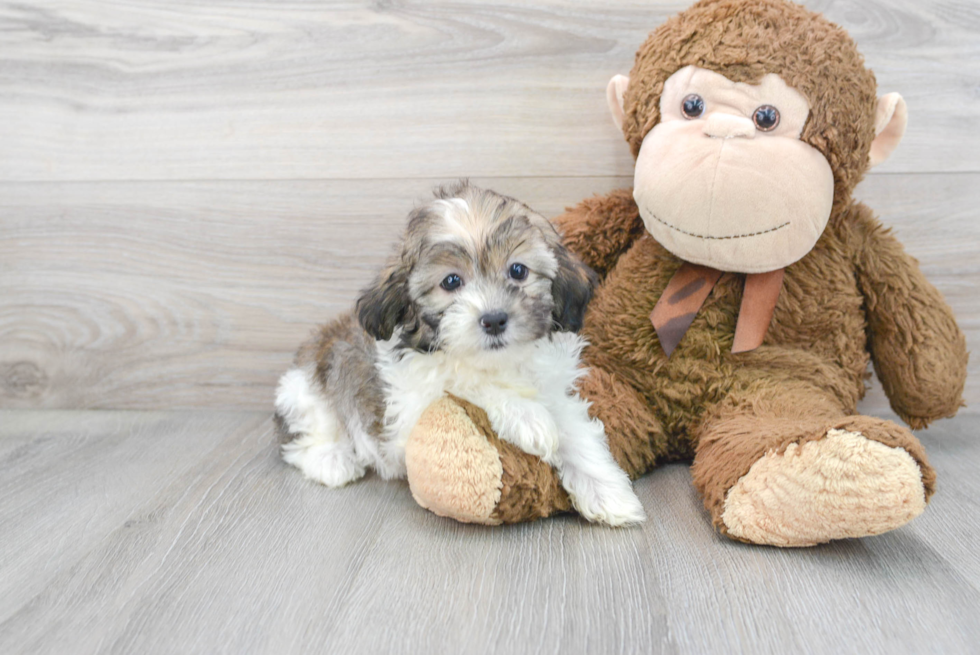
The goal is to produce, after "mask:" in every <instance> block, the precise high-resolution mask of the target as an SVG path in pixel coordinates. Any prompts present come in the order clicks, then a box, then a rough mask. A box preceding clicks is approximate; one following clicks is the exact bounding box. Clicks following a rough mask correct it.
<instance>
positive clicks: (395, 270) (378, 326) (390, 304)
mask: <svg viewBox="0 0 980 655" xmlns="http://www.w3.org/2000/svg"><path fill="white" fill-rule="evenodd" d="M410 270H411V269H410V267H408V266H406V265H405V264H404V262H403V261H399V262H397V263H395V264H394V265H393V266H389V267H387V268H386V269H385V270H384V271H383V272H382V273H381V275H379V276H378V279H377V280H375V282H374V284H373V285H372V286H370V287H369V288H367V289H365V290H364V291H363V292H361V296H360V298H358V299H357V306H356V310H357V320H358V321H359V322H360V324H361V327H363V328H364V331H365V332H367V333H368V334H370V335H371V336H372V337H374V338H375V339H379V340H381V341H387V340H388V339H390V338H391V335H392V334H393V333H394V331H395V328H396V327H398V325H399V324H400V323H402V321H403V320H404V319H405V316H406V314H407V313H408V311H409V309H410V308H411V304H412V301H411V298H410V297H409V295H408V274H409V271H410Z"/></svg>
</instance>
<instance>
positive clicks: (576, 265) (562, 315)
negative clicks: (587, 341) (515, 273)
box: [551, 246, 599, 332]
mask: <svg viewBox="0 0 980 655" xmlns="http://www.w3.org/2000/svg"><path fill="white" fill-rule="evenodd" d="M555 256H556V257H557V259H558V272H557V273H556V274H555V279H554V280H553V281H552V283H551V296H552V298H553V299H554V301H555V307H554V310H553V311H552V319H553V321H554V325H555V330H558V331H560V332H578V331H579V330H580V329H581V328H582V322H583V320H584V319H585V310H586V309H587V308H588V306H589V301H590V300H592V292H593V291H594V290H595V287H596V285H597V284H598V283H599V276H598V275H596V274H595V271H593V270H592V269H591V268H589V267H588V266H587V265H586V264H585V263H584V262H582V260H580V259H579V258H578V257H576V256H575V255H573V254H572V253H570V252H568V251H567V250H566V249H565V247H564V246H558V248H556V249H555Z"/></svg>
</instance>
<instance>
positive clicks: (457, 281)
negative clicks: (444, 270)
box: [439, 273, 463, 291]
mask: <svg viewBox="0 0 980 655" xmlns="http://www.w3.org/2000/svg"><path fill="white" fill-rule="evenodd" d="M462 283H463V278H461V277H460V276H458V275H456V274H455V273H450V274H449V275H447V276H446V277H445V279H443V281H442V284H440V285H439V286H440V287H442V288H443V289H445V290H446V291H455V290H456V289H458V288H459V286H460V285H461V284H462Z"/></svg>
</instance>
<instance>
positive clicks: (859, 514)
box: [721, 430, 926, 546]
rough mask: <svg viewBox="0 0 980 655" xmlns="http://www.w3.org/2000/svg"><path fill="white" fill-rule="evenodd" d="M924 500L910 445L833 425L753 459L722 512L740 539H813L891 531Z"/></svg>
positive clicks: (795, 542) (782, 542) (788, 542)
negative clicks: (808, 438)
mask: <svg viewBox="0 0 980 655" xmlns="http://www.w3.org/2000/svg"><path fill="white" fill-rule="evenodd" d="M925 506H926V494H925V488H924V485H923V482H922V472H921V470H920V468H919V465H918V464H917V463H916V462H915V460H914V459H913V458H912V456H911V455H909V453H908V452H907V451H905V450H904V449H902V448H892V447H889V446H886V445H884V444H882V443H879V442H877V441H872V440H870V439H867V438H866V437H864V436H863V435H862V434H861V433H859V432H848V431H845V430H830V431H829V432H828V433H827V436H826V437H825V438H823V439H819V440H816V441H807V442H804V443H802V444H791V445H789V446H788V447H787V448H786V450H785V451H784V452H782V453H776V452H770V453H768V454H766V455H765V456H764V457H763V458H762V459H760V460H758V461H757V462H755V464H753V465H752V468H751V469H749V472H748V473H747V474H745V475H744V476H742V477H741V478H740V479H739V481H738V482H736V483H735V485H734V486H733V487H732V488H731V489H730V490H729V492H728V494H727V496H726V498H725V506H724V511H723V513H722V517H721V518H722V521H723V522H724V524H725V527H726V529H727V532H728V534H729V535H730V536H732V537H735V538H736V539H741V540H744V541H749V542H752V543H757V544H769V545H773V546H812V545H814V544H819V543H824V542H827V541H830V540H832V539H846V538H849V537H865V536H869V535H875V534H881V533H882V532H887V531H889V530H893V529H895V528H897V527H899V526H902V525H904V524H905V523H908V522H909V521H911V520H912V519H914V518H915V517H916V516H918V515H919V514H921V513H922V511H923V510H924V509H925Z"/></svg>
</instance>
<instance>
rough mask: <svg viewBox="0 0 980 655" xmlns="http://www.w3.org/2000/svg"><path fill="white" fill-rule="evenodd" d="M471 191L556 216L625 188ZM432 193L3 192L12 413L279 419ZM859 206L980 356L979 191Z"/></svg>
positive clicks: (1, 373) (120, 187) (3, 393)
mask: <svg viewBox="0 0 980 655" xmlns="http://www.w3.org/2000/svg"><path fill="white" fill-rule="evenodd" d="M475 181H476V182H479V183H482V184H486V185H488V186H492V187H494V188H497V189H499V190H501V191H502V192H504V193H509V194H512V195H515V196H516V197H518V198H522V199H524V200H525V201H527V202H528V203H529V204H530V205H531V206H533V207H535V208H537V209H539V210H540V211H542V212H544V213H546V214H548V215H554V214H557V213H558V212H560V211H561V210H562V209H563V208H564V207H565V206H566V205H569V204H573V203H574V202H577V201H578V200H580V199H582V198H584V197H587V196H589V195H591V194H592V193H602V192H606V191H609V190H611V189H613V188H617V187H620V186H628V185H629V184H630V180H629V178H580V179H568V178H558V179H549V178H530V179H524V178H521V179H513V178H489V179H481V178H477V179H476V180H475ZM433 184H435V181H433V180H397V181H368V180H357V181H355V180H349V181H322V182H273V181H267V182H199V183H191V182H185V183H67V184H65V183H54V184H48V183H34V184H20V183H11V184H0V406H2V407H19V408H38V407H47V408H104V409H120V408H128V409H168V408H180V407H213V408H239V409H257V408H268V407H270V403H271V397H272V389H273V387H274V385H275V381H276V379H277V378H278V376H279V375H280V374H281V373H282V372H283V371H284V370H285V368H286V367H287V365H288V364H289V362H290V361H291V358H292V355H293V353H294V352H295V350H296V347H297V346H298V345H299V343H300V342H301V341H302V340H303V339H304V338H305V337H306V335H307V334H308V332H309V331H310V329H312V327H313V326H314V325H315V324H316V323H318V322H322V321H324V320H327V319H328V318H330V317H332V316H334V315H336V314H337V313H339V312H341V311H344V310H346V309H347V308H348V307H350V305H351V304H352V303H353V301H354V299H355V297H356V294H357V291H358V289H360V288H362V287H364V286H365V285H366V284H367V283H368V282H369V281H370V280H371V278H372V276H373V274H374V271H375V270H376V269H377V267H378V266H379V265H380V264H381V262H382V261H383V260H384V258H385V257H386V256H387V255H388V253H389V251H390V249H391V244H392V243H393V241H394V240H395V239H396V238H397V233H398V231H399V230H400V228H401V226H402V225H403V222H404V216H405V215H406V214H407V212H408V210H409V209H410V208H411V207H412V206H413V205H414V203H415V202H416V201H417V200H418V199H419V198H421V197H424V196H425V195H426V194H428V192H429V189H430V188H431V187H432V186H433ZM858 196H859V197H861V198H862V199H864V200H866V201H867V202H868V203H869V204H870V205H871V206H872V207H874V208H875V209H876V210H877V211H878V212H879V213H880V214H881V216H882V219H883V220H884V221H885V222H886V223H887V224H888V225H891V226H894V228H895V230H896V232H897V234H898V236H899V238H900V239H902V240H903V241H904V242H905V244H906V246H907V248H908V249H909V251H910V252H911V253H912V254H913V255H915V256H916V257H918V258H919V259H920V260H921V261H922V265H923V267H924V269H925V271H926V273H927V274H928V276H929V277H930V279H931V280H932V281H933V282H934V283H935V284H936V285H937V286H938V287H939V288H940V290H942V291H943V293H944V294H945V295H946V297H947V299H948V300H949V302H950V303H951V304H952V305H953V308H954V309H955V310H956V312H957V314H958V316H959V320H960V323H961V325H962V326H963V328H964V330H966V332H967V334H968V339H969V342H970V345H971V346H972V347H973V348H974V349H976V348H977V347H978V346H980V295H978V294H977V293H976V283H977V280H978V279H980V222H978V221H977V220H976V219H975V216H976V213H975V212H976V207H978V206H980V175H977V174H957V175H938V174H937V175H902V174H899V175H877V176H872V177H870V178H869V179H868V180H867V181H865V182H864V183H863V184H862V186H861V187H860V189H859V191H858ZM978 366H980V362H976V361H975V362H974V363H973V364H972V367H971V378H970V381H969V385H970V386H969V388H968V391H967V401H968V402H969V403H971V404H974V403H977V402H980V381H978V377H980V376H977V375H976V371H978V370H980V369H978V368H977V367H978ZM875 402H876V403H877V404H876V405H875V406H878V407H881V406H882V404H881V399H880V397H879V398H878V400H877V401H875Z"/></svg>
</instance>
